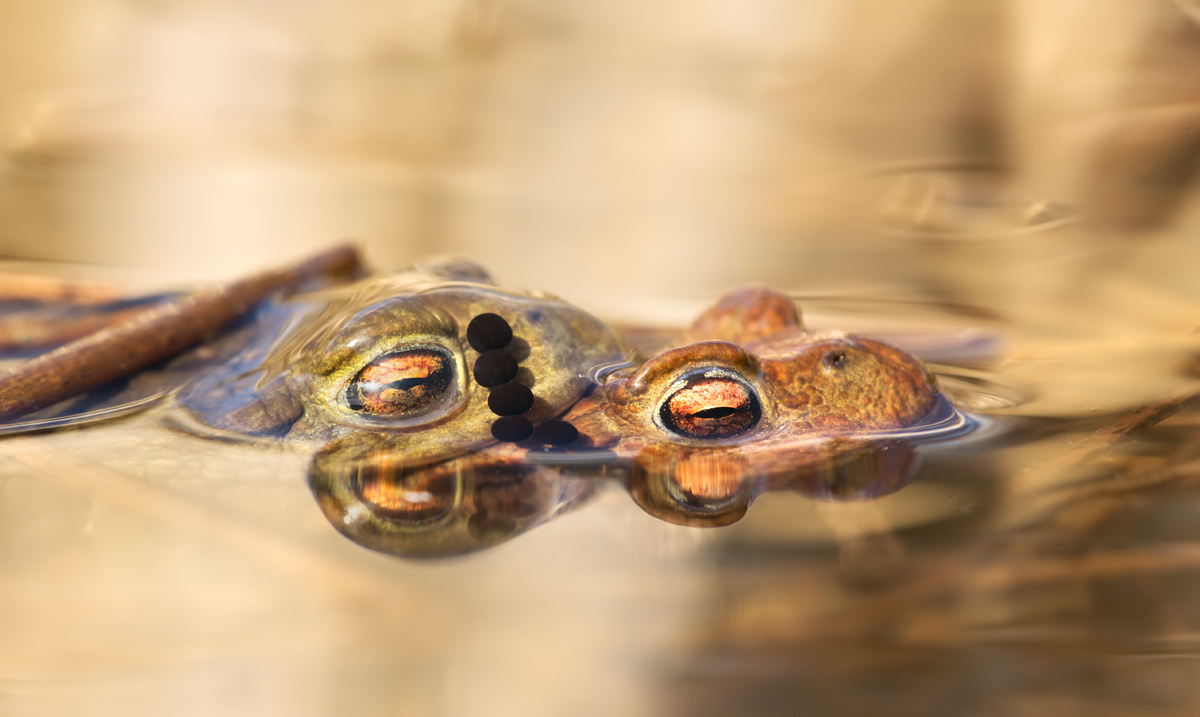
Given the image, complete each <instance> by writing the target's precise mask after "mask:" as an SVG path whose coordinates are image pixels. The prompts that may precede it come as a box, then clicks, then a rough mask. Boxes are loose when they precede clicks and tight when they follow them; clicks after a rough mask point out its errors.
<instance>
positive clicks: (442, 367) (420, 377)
mask: <svg viewBox="0 0 1200 717" xmlns="http://www.w3.org/2000/svg"><path fill="white" fill-rule="evenodd" d="M453 372H454V369H453V368H452V363H451V360H450V357H449V356H447V355H446V354H444V353H442V352H441V351H436V350H434V349H409V350H408V351H400V352H398V353H394V354H388V355H387V356H383V357H381V358H377V359H375V360H374V361H372V362H371V363H369V364H367V366H366V368H364V369H363V370H362V371H359V372H358V375H357V376H355V377H354V380H353V381H351V382H350V387H349V388H347V389H346V403H347V405H349V406H350V408H351V409H353V410H355V411H358V412H360V413H369V414H372V415H377V416H394V415H397V414H401V413H411V412H413V411H419V410H421V409H423V408H428V407H429V406H431V405H433V404H434V403H435V402H437V400H438V399H439V398H441V397H442V394H444V393H445V392H446V388H447V387H449V385H450V378H451V376H452V375H453Z"/></svg>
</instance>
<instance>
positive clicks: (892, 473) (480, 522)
mask: <svg viewBox="0 0 1200 717" xmlns="http://www.w3.org/2000/svg"><path fill="white" fill-rule="evenodd" d="M344 273H345V272H343V275H344ZM285 274H286V275H287V279H288V281H286V282H283V283H282V284H280V283H279V282H276V283H275V284H271V285H270V286H269V287H267V288H269V289H270V290H271V291H276V290H279V289H281V288H283V289H290V290H292V291H293V292H294V295H293V296H292V297H291V298H289V299H286V300H283V299H279V298H278V297H277V298H276V299H274V300H270V301H266V302H264V303H263V304H262V305H261V306H260V307H259V308H258V309H257V310H256V311H255V312H254V313H253V314H252V315H249V316H247V317H243V318H242V319H241V320H240V323H235V324H234V325H233V326H232V327H230V328H229V329H228V330H227V331H226V332H225V333H224V334H223V335H222V336H220V337H219V338H217V339H215V340H212V341H210V342H209V343H207V344H205V345H202V346H200V347H199V348H197V349H194V350H191V351H189V352H186V353H183V354H182V355H180V356H178V357H176V358H175V359H173V360H171V361H170V362H168V363H166V364H163V365H159V366H157V367H153V369H152V370H148V371H144V372H142V373H141V374H138V375H135V376H133V377H128V376H126V377H122V378H120V379H119V380H117V381H115V382H111V383H109V384H108V385H106V386H104V387H101V388H100V389H98V390H95V391H92V392H90V393H89V394H85V395H83V396H77V397H74V398H70V399H68V400H67V401H66V402H65V403H59V404H58V405H57V406H52V407H50V408H47V409H43V410H42V412H41V413H40V414H38V413H35V414H33V415H24V420H25V423H23V424H19V425H23V426H25V427H27V428H39V427H43V428H44V427H48V426H54V425H57V424H58V423H62V422H70V421H80V420H86V419H88V418H89V417H96V416H104V415H109V413H106V412H112V411H114V410H118V412H119V409H120V408H121V407H122V406H129V405H131V404H130V401H132V400H134V399H138V398H141V397H144V396H147V395H152V391H153V390H154V389H157V390H162V389H164V388H173V387H176V386H182V388H181V389H180V390H179V391H178V393H177V394H176V396H175V403H176V405H177V406H179V407H182V409H183V410H182V411H179V410H176V411H172V412H171V413H170V414H169V415H170V416H171V420H172V422H173V424H174V425H176V426H177V427H180V428H183V429H185V430H188V431H189V432H192V433H195V434H200V435H204V436H208V437H212V438H218V439H224V440H238V441H277V442H283V443H285V444H287V445H290V446H295V447H297V448H299V449H302V450H314V451H316V456H315V458H314V460H313V462H312V467H311V471H310V482H311V486H312V489H313V492H314V495H315V496H316V498H317V501H318V503H319V505H320V507H321V509H322V511H323V512H324V514H325V515H326V517H327V518H328V519H329V520H330V521H331V523H332V524H333V525H334V526H335V527H336V528H337V529H338V530H339V531H340V532H342V533H343V534H344V535H346V536H347V537H349V538H351V539H352V540H354V541H356V542H358V543H360V544H362V545H364V546H366V547H369V548H372V549H375V550H380V551H383V552H387V553H391V554H395V555H406V556H436V555H447V554H455V553H462V552H470V551H472V550H478V549H481V548H485V547H488V546H491V545H495V544H497V543H499V542H503V541H505V540H508V539H510V538H512V537H514V536H516V535H519V534H520V533H522V532H524V531H526V530H528V529H529V528H531V527H533V526H535V525H537V524H538V523H540V522H543V521H545V520H547V519H549V518H552V517H554V516H555V515H558V514H560V513H562V512H563V511H565V510H567V509H569V508H571V507H573V506H575V505H578V504H579V503H581V502H583V501H584V500H586V499H587V498H588V497H590V496H591V495H593V494H594V493H595V491H596V489H597V485H598V480H597V479H598V478H600V477H604V476H612V477H618V478H623V479H625V480H626V482H627V487H628V489H629V492H630V494H631V495H632V496H633V498H634V500H635V501H636V502H637V503H638V504H639V505H640V506H641V507H642V508H644V509H645V510H646V511H647V512H649V513H651V514H652V515H655V516H657V517H659V518H662V519H665V520H668V521H671V522H676V523H682V524H686V525H696V526H716V525H725V524H728V523H730V522H733V521H736V520H737V519H739V518H740V517H741V516H742V515H743V514H744V513H745V511H746V509H747V508H748V506H749V504H750V501H751V500H752V499H753V497H754V496H755V495H757V494H759V493H761V492H764V491H770V490H780V489H794V490H799V491H802V492H804V493H807V494H810V495H816V496H820V497H825V498H833V499H848V498H851V499H853V498H868V497H874V496H878V495H883V494H886V493H889V492H892V491H894V490H896V489H898V488H899V487H901V486H902V485H904V483H905V482H906V481H907V480H908V479H909V478H910V477H911V474H912V469H913V467H914V463H915V452H914V450H913V449H912V448H911V446H910V445H909V443H908V442H907V440H906V438H907V437H908V433H907V432H908V431H909V430H910V429H912V430H915V431H916V432H917V433H919V434H922V435H934V434H938V433H939V432H945V430H948V429H947V427H948V426H953V425H954V419H955V418H956V417H957V414H955V413H954V411H953V409H952V408H950V407H949V404H948V403H947V402H946V401H945V399H943V398H942V397H941V396H940V394H939V393H938V392H937V388H936V380H935V379H934V378H933V377H932V375H931V374H930V373H929V372H928V371H927V370H926V369H925V367H924V366H923V365H922V364H921V363H920V362H919V361H918V360H917V359H915V358H913V357H912V356H910V355H908V354H907V353H905V352H903V351H901V350H899V349H897V348H895V347H892V346H889V345H887V344H885V343H882V342H879V341H875V340H872V339H867V338H862V337H855V336H849V335H842V334H823V335H822V334H809V333H807V332H805V331H804V330H803V327H802V326H801V323H800V320H799V315H798V313H797V312H796V309H795V307H794V305H793V303H792V302H791V300H790V299H788V298H787V297H786V296H783V295H781V294H778V293H775V292H772V291H769V290H765V289H750V290H743V291H740V292H735V293H733V294H730V295H728V296H727V297H726V298H724V299H723V300H722V301H721V302H720V303H719V304H718V305H717V306H715V307H714V308H713V309H711V310H709V311H708V312H706V313H705V314H704V315H703V316H702V317H701V318H700V319H699V320H697V322H696V323H695V324H694V325H693V326H692V327H691V329H690V330H689V331H688V332H687V334H686V335H685V336H684V337H683V339H682V340H681V341H680V342H679V343H680V344H681V345H680V346H679V347H677V348H674V349H672V350H669V351H666V352H664V353H662V354H660V355H658V356H656V357H654V358H652V359H650V360H648V361H644V362H639V361H638V360H637V357H636V355H635V352H633V351H632V350H630V349H629V348H628V347H627V345H626V343H625V342H624V341H623V340H622V339H621V338H620V336H618V334H617V333H616V332H615V331H613V330H612V329H610V328H609V327H607V326H606V325H604V324H603V323H601V322H600V321H599V320H597V319H595V318H593V317H591V316H590V315H588V314H586V313H584V312H582V311H580V310H578V309H576V308H574V307H572V306H570V305H568V304H566V303H564V302H562V301H559V300H557V299H555V298H552V297H548V296H545V295H541V294H536V293H518V292H512V291H506V290H502V289H498V288H496V287H494V286H492V285H491V281H490V279H489V278H488V277H487V274H486V273H485V272H484V271H482V270H481V269H479V268H478V267H476V266H475V265H473V264H470V263H467V262H441V263H433V264H428V265H425V266H423V267H418V268H417V269H414V270H412V271H408V272H405V273H402V274H399V275H396V276H391V277H380V278H369V279H363V280H359V281H357V282H353V283H344V280H343V278H342V275H339V274H337V273H336V272H333V273H330V272H326V273H325V274H323V275H321V276H315V275H312V272H308V273H304V272H300V273H299V274H297V273H296V272H292V273H290V274H287V273H286V272H285ZM253 283H254V282H253V281H250V282H241V283H239V284H238V285H234V286H235V287H237V286H242V285H246V284H253ZM255 286H258V285H257V284H255ZM260 288H261V287H260ZM257 300H258V299H256V298H255V299H252V300H248V299H245V298H243V299H242V301H243V303H254V302H255V301H257ZM124 306H125V305H124V304H122V307H124ZM126 310H127V309H126V308H122V311H126ZM146 311H151V312H152V311H159V312H160V313H161V309H158V308H155V309H147V310H146ZM119 318H122V319H124V318H127V316H126V315H125V314H121V315H120V316H119ZM133 324H134V325H137V326H140V327H143V328H141V329H138V330H142V331H145V329H144V327H145V326H146V325H147V317H146V316H142V315H139V314H136V313H135V314H134V317H133ZM171 328H172V327H171V326H170V325H168V326H166V327H165V329H171ZM110 331H111V332H112V333H113V334H114V335H115V336H116V338H114V339H112V341H116V342H117V343H119V342H120V341H121V340H122V339H121V338H120V336H121V335H122V331H123V329H113V330H110ZM126 333H128V332H126ZM106 340H107V339H106ZM89 341H91V342H92V343H93V344H96V343H103V342H98V341H97V340H96V338H95V337H94V336H85V337H84V338H83V339H81V340H80V341H79V342H76V343H69V344H68V345H67V346H65V347H63V348H62V349H60V350H59V351H58V352H56V354H52V355H51V356H50V358H49V359H48V360H50V361H54V360H59V359H60V358H61V357H62V356H67V357H71V356H76V357H81V356H82V357H86V356H87V352H86V351H84V350H77V349H78V347H79V346H80V344H81V343H82V344H87V343H88V342H89ZM143 341H144V337H143ZM110 343H111V341H110ZM84 348H85V349H86V348H88V347H87V346H84ZM92 348H94V347H92ZM55 357H58V358H55ZM159 358H161V357H159ZM39 360H41V359H39ZM82 360H83V359H79V361H76V362H75V363H74V364H71V365H72V366H73V367H78V368H79V372H80V373H81V374H87V373H88V371H89V370H90V369H88V367H87V366H86V365H84V364H83V363H81V361H82ZM34 363H36V361H35V362H34ZM35 368H36V367H35ZM134 368H137V367H136V366H135V367H134ZM21 373H22V371H21V369H18V371H17V372H16V373H14V374H13V375H11V376H10V377H8V378H7V379H5V380H4V382H0V397H2V396H4V395H6V394H5V388H6V385H5V384H7V389H8V394H9V395H11V394H12V393H13V386H14V385H16V383H17V382H18V381H19V380H21V379H22V376H21V375H20V374H21ZM36 375H37V373H36V371H32V370H25V371H24V378H25V379H29V376H36ZM30 381H31V379H30V380H27V381H26V385H31V384H30ZM53 397H54V398H62V396H61V395H54V396H53ZM43 398H45V397H43ZM46 400H49V399H45V400H43V401H42V404H41V405H45V402H46ZM10 403H11V401H10ZM27 403H28V405H30V406H37V405H38V404H36V403H31V402H27ZM22 413H23V414H29V411H23V412H18V413H17V415H21V414H22ZM13 415H14V412H13V411H9V417H10V418H11V417H12V416H13ZM31 418H32V419H40V422H39V421H38V420H33V421H30V420H29V419H31ZM914 427H918V428H915V429H914ZM10 428H11V427H10Z"/></svg>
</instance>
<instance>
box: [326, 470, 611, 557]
mask: <svg viewBox="0 0 1200 717" xmlns="http://www.w3.org/2000/svg"><path fill="white" fill-rule="evenodd" d="M309 483H310V486H311V487H312V491H313V495H314V496H315V497H316V499H317V503H318V504H319V505H320V507H321V511H322V512H323V513H324V514H325V517H326V518H327V519H328V520H329V522H330V523H331V524H332V525H333V526H334V527H335V528H337V530H338V531H339V532H340V533H342V534H343V535H345V536H346V537H347V538H349V539H350V540H352V541H354V542H355V543H358V544H359V545H362V546H363V547H366V548H370V549H372V550H377V551H379V552H382V553H388V554H390V555H396V556H400V557H413V558H436V557H446V556H451V555H462V554H466V553H472V552H475V551H478V550H483V549H485V548H490V547H494V546H497V545H499V544H501V543H505V542H507V541H509V540H512V539H513V538H515V537H517V536H518V535H521V534H522V533H525V532H527V531H529V530H530V529H532V528H534V527H535V526H537V525H539V524H540V523H543V522H545V521H546V520H548V519H550V518H552V517H554V516H555V515H558V514H559V513H561V512H565V511H567V510H570V509H571V508H573V507H575V506H577V505H579V504H582V503H584V502H586V501H587V500H588V499H589V498H591V497H592V495H594V493H595V488H596V484H595V483H593V482H591V481H589V480H586V479H578V478H574V479H573V478H569V477H564V476H563V475H562V474H561V473H560V472H559V471H557V470H555V469H553V468H547V467H543V466H537V465H532V464H528V463H521V462H514V461H511V460H507V459H503V458H492V457H488V456H485V455H468V456H463V457H460V458H455V459H451V460H449V461H445V462H442V463H438V464H433V465H429V464H425V465H406V461H405V458H404V455H403V454H401V453H397V452H394V451H388V450H381V449H377V448H368V449H362V448H358V447H354V446H350V447H340V446H335V447H333V448H331V449H329V450H326V451H322V452H321V453H320V454H318V455H317V456H316V457H315V458H314V459H313V462H312V465H311V468H310V471H309Z"/></svg>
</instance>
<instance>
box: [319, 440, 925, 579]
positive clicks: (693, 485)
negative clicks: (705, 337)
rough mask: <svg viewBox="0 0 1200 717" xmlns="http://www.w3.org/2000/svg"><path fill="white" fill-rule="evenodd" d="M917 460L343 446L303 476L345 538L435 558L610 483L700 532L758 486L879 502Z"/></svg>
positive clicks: (888, 453)
mask: <svg viewBox="0 0 1200 717" xmlns="http://www.w3.org/2000/svg"><path fill="white" fill-rule="evenodd" d="M919 462H920V461H919V454H918V450H917V448H916V447H915V446H914V445H913V444H912V443H911V442H909V441H905V440H901V439H895V438H886V439H874V440H872V439H867V438H862V439H841V438H839V439H832V440H824V441H815V442H807V443H804V444H802V445H791V446H789V447H787V449H786V450H783V451H778V450H775V451H771V452H769V453H768V452H764V451H761V450H755V449H753V448H750V449H745V448H739V447H736V446H735V447H717V448H702V447H680V446H678V445H675V444H671V443H667V442H663V443H659V444H657V445H654V446H649V447H647V448H645V449H644V450H642V451H641V452H640V453H639V454H638V455H637V456H635V457H634V458H633V459H626V458H621V457H619V456H617V455H616V454H614V453H613V452H611V451H605V450H596V449H590V448H588V449H584V450H578V451H570V450H565V451H564V450H561V449H556V450H543V451H529V452H525V451H523V450H520V449H513V450H507V451H503V452H497V451H482V452H479V453H475V454H469V455H465V456H460V457H458V458H454V459H451V460H448V461H445V462H442V463H438V464H432V465H431V464H418V465H411V464H407V463H406V461H405V457H404V455H403V454H401V453H398V452H395V451H391V450H388V449H381V448H377V447H374V448H363V447H361V446H357V445H353V444H351V445H347V446H334V447H332V448H330V449H327V450H325V451H322V452H321V453H320V454H319V455H317V456H316V457H315V458H314V460H313V462H312V465H311V469H310V473H309V481H310V485H311V487H312V490H313V494H314V496H315V497H316V499H317V502H318V504H319V505H320V507H321V510H322V512H323V513H324V515H325V517H326V518H327V519H328V520H329V522H330V523H331V524H332V525H333V526H334V527H335V528H336V529H337V530H338V531H339V532H340V533H342V535H344V536H346V537H347V538H349V539H350V540H352V541H354V542H355V543H357V544H359V545H361V546H363V547H366V548H369V549H372V550H377V551H379V552H383V553H387V554H390V555H395V556H398V557H410V558H437V557H448V556H452V555H461V554H466V553H472V552H476V551H479V550H484V549H487V548H492V547H496V546H498V545H500V544H502V543H505V542H508V541H509V540H512V539H513V538H516V537H517V536H519V535H522V534H523V533H525V532H528V531H529V530H531V529H532V528H534V527H536V526H538V525H540V524H542V523H544V522H547V521H548V520H551V519H553V518H556V517H558V516H560V515H562V514H564V513H566V512H568V511H570V510H572V509H574V508H577V507H579V506H581V505H583V504H584V503H586V502H587V501H588V500H589V499H590V498H592V497H593V496H595V495H596V494H597V493H598V492H599V490H600V489H601V488H602V487H603V486H604V485H605V484H609V483H614V482H618V481H622V480H623V483H624V487H625V488H626V489H627V490H628V492H629V495H630V497H631V498H632V499H633V501H634V502H635V503H636V504H637V505H638V506H639V507H640V508H641V509H642V510H644V511H646V513H648V514H649V515H652V516H654V517H655V518H658V519H660V520H663V521H665V522H668V523H672V524H676V525H684V526H690V527H703V528H711V527H721V526H726V525H730V524H732V523H735V522H737V521H739V520H741V519H742V518H743V517H744V516H745V515H746V512H747V510H748V509H749V508H750V505H751V503H752V502H753V501H754V500H755V499H756V498H757V497H759V496H761V495H762V494H764V493H770V492H776V491H794V492H798V493H801V494H803V495H805V496H808V497H810V498H813V499H816V500H823V501H864V500H874V499H877V498H881V497H884V496H886V495H890V494H892V493H894V492H896V491H898V490H900V489H901V488H903V487H904V486H906V485H907V484H908V483H909V481H910V480H911V479H912V477H913V476H914V474H915V473H916V468H917V466H918V465H919ZM605 476H606V477H607V478H606V477H605ZM610 479H611V480H610Z"/></svg>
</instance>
